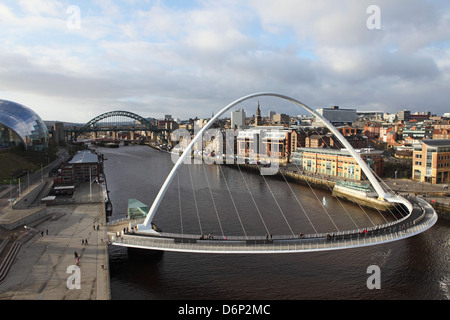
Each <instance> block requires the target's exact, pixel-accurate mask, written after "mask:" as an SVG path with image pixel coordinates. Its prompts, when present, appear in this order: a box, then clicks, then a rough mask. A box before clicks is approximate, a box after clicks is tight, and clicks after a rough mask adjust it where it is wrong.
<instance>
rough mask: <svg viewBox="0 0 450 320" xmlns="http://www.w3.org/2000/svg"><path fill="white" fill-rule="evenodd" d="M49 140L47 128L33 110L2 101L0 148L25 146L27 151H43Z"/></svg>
mask: <svg viewBox="0 0 450 320" xmlns="http://www.w3.org/2000/svg"><path fill="white" fill-rule="evenodd" d="M48 140H49V134H48V129H47V126H46V125H45V123H44V121H42V119H41V118H40V117H39V116H38V115H37V114H36V113H35V112H34V111H33V110H31V109H30V108H28V107H25V106H24V105H21V104H19V103H16V102H12V101H7V100H0V148H8V147H13V146H18V145H23V146H24V147H25V149H26V150H31V151H43V150H45V149H46V148H47V147H48Z"/></svg>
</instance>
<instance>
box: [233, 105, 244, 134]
mask: <svg viewBox="0 0 450 320" xmlns="http://www.w3.org/2000/svg"><path fill="white" fill-rule="evenodd" d="M245 117H246V115H245V111H244V109H242V110H236V111H232V112H231V129H240V128H242V127H245Z"/></svg>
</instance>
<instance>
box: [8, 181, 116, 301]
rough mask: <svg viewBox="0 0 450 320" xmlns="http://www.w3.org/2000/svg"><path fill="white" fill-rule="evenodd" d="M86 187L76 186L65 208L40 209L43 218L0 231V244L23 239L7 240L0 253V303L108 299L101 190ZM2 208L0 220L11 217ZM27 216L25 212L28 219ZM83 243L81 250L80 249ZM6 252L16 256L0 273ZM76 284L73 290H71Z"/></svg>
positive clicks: (104, 214) (106, 249)
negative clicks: (77, 284) (76, 258)
mask: <svg viewBox="0 0 450 320" xmlns="http://www.w3.org/2000/svg"><path fill="white" fill-rule="evenodd" d="M91 187H92V189H91V191H90V187H89V183H85V184H81V186H80V187H79V188H78V189H77V190H76V192H75V194H74V197H73V201H71V202H70V203H68V204H63V205H52V206H43V207H44V209H43V210H44V212H45V214H43V215H41V216H40V217H39V218H38V219H37V220H34V221H29V222H27V223H26V228H25V227H24V225H23V224H22V225H20V226H17V227H15V228H13V229H11V230H9V228H6V227H5V226H3V227H0V243H2V242H3V240H4V239H6V238H8V237H12V238H11V239H19V238H20V239H25V240H24V241H20V242H19V241H18V240H16V241H10V242H12V243H13V244H12V245H6V246H5V247H4V248H3V250H0V259H1V260H0V275H1V274H2V272H3V273H4V274H5V275H4V276H3V277H2V278H1V279H0V299H2V300H109V299H110V282H109V280H110V279H109V262H108V246H107V241H106V239H107V231H106V213H105V204H104V194H103V191H104V190H103V189H102V186H101V185H97V184H92V186H91ZM2 204H3V206H2V207H0V218H2V217H3V216H8V215H13V214H14V210H13V209H11V208H8V205H7V204H6V206H5V205H4V203H2ZM25 211H26V209H25V210H22V212H21V214H24V212H25ZM33 211H34V210H33V208H30V210H29V212H30V214H31V213H32V212H33ZM97 226H98V228H97ZM84 239H87V243H88V244H87V245H86V244H82V240H84ZM18 242H19V243H18ZM10 248H18V251H15V252H14V256H13V257H12V259H11V261H10V263H9V265H6V268H7V269H5V264H3V269H4V270H3V271H2V270H1V269H2V262H4V261H6V260H7V259H6V256H8V255H10V254H12V253H13V252H12V251H13V250H9V249H10ZM75 251H76V252H78V254H79V257H80V261H79V264H78V267H79V273H77V272H74V271H73V266H77V263H76V260H75V258H74V253H75ZM5 271H6V273H5ZM78 275H79V277H77V276H78ZM73 278H77V279H76V280H73V281H71V280H72V279H73ZM77 281H79V284H80V286H79V289H77V287H76V286H75V285H73V284H76V283H77Z"/></svg>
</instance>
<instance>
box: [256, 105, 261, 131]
mask: <svg viewBox="0 0 450 320" xmlns="http://www.w3.org/2000/svg"><path fill="white" fill-rule="evenodd" d="M261 124H262V123H261V108H260V107H259V101H258V108H256V117H255V126H256V127H257V126H259V125H261Z"/></svg>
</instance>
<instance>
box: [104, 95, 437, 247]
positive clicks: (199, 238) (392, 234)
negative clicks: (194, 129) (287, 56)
mask: <svg viewBox="0 0 450 320" xmlns="http://www.w3.org/2000/svg"><path fill="white" fill-rule="evenodd" d="M263 96H269V97H276V98H280V99H284V100H287V101H290V102H293V103H294V104H296V105H297V106H300V107H301V108H303V109H305V110H307V111H308V112H310V113H311V114H312V115H314V116H315V117H316V118H317V119H319V120H320V121H322V122H323V123H324V124H325V126H326V127H327V128H328V130H330V132H331V133H332V134H334V135H335V137H336V138H337V139H339V141H340V142H341V143H342V145H343V146H344V147H345V148H346V150H347V151H348V152H349V153H350V154H351V156H352V157H353V159H354V160H355V161H356V162H357V163H358V165H359V166H360V168H361V170H362V171H363V172H364V174H365V175H366V177H367V179H368V181H369V182H370V184H371V187H372V188H373V190H374V191H375V193H376V201H378V202H382V203H385V204H386V205H395V206H397V207H399V208H400V209H401V210H403V211H404V213H405V214H404V215H402V217H401V218H399V219H397V220H395V221H392V222H386V223H384V224H379V225H376V226H370V227H364V228H358V229H354V230H345V231H337V232H327V233H310V234H294V233H292V234H289V235H271V234H269V233H267V234H265V235H260V236H247V235H245V236H225V235H214V236H210V235H202V234H176V233H167V232H162V231H161V230H159V229H158V228H157V227H156V226H155V225H154V224H153V218H154V216H155V214H156V212H157V209H158V207H159V205H160V203H161V201H162V199H163V197H164V195H165V194H166V191H167V190H168V188H169V186H170V184H171V183H172V181H173V179H174V177H175V176H176V174H177V171H178V169H179V167H180V166H181V165H182V163H183V162H184V160H185V159H186V157H188V156H190V155H191V151H192V149H193V147H194V145H195V144H196V143H197V142H198V140H199V139H201V137H202V135H203V134H204V133H205V132H206V130H208V128H209V127H210V126H211V125H212V124H213V123H214V122H215V121H216V120H217V119H218V118H219V117H220V116H221V115H223V114H224V113H225V112H227V111H228V110H230V109H231V108H233V107H235V106H236V105H238V104H240V103H242V102H244V101H246V100H249V99H252V98H256V97H263ZM436 221H437V214H436V212H435V211H434V209H433V208H432V206H431V205H430V204H428V203H427V202H426V201H424V200H423V199H420V198H416V197H406V198H405V197H402V196H399V195H398V194H396V193H394V192H392V191H389V190H385V188H383V186H382V181H380V179H379V178H377V177H376V176H375V175H374V173H373V172H372V170H371V168H370V167H369V166H368V165H367V164H366V162H365V161H364V160H362V159H361V157H360V156H359V154H358V153H357V152H356V151H355V150H354V149H353V147H352V146H351V145H350V144H349V142H348V141H347V140H346V139H345V137H343V136H342V135H341V133H340V132H339V131H338V130H337V129H336V128H335V127H334V126H333V125H332V124H331V123H330V122H329V121H328V120H327V119H325V118H324V117H323V116H322V115H320V114H318V113H317V112H316V111H315V110H313V109H311V108H309V107H308V106H306V105H305V104H303V103H301V102H300V101H298V100H295V99H293V98H291V97H288V96H285V95H281V94H278V93H255V94H252V95H248V96H245V97H243V98H240V99H238V100H236V101H234V102H232V103H231V104H229V105H227V106H226V107H225V108H223V109H222V110H221V111H220V112H219V113H217V114H216V115H215V116H214V117H212V118H211V119H210V121H209V122H208V123H207V124H206V125H205V126H204V127H203V128H202V129H201V130H200V131H199V132H198V133H197V134H196V135H195V137H194V138H193V139H192V141H191V142H190V144H189V145H188V146H187V147H186V149H185V150H184V152H183V154H182V155H181V156H180V157H179V158H178V160H177V162H176V163H175V165H174V166H173V168H172V170H171V172H170V173H169V175H168V176H167V178H166V180H165V182H164V184H163V185H162V187H161V189H160V190H159V193H158V195H157V196H156V198H155V200H154V202H153V204H152V206H151V208H150V210H149V211H148V213H147V215H146V217H145V219H144V220H143V221H135V220H124V221H118V222H113V223H110V224H109V226H108V230H109V232H108V241H109V243H110V244H111V245H115V246H123V247H128V248H137V249H147V250H158V251H174V252H192V253H215V254H274V253H296V252H312V251H327V250H338V249H349V248H356V247H364V246H370V245H378V244H383V243H389V242H392V241H398V240H402V239H405V238H408V237H411V236H414V235H417V234H420V233H422V232H424V231H426V230H428V229H430V228H431V227H432V226H433V225H434V224H435V223H436ZM124 231H125V232H124Z"/></svg>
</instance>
